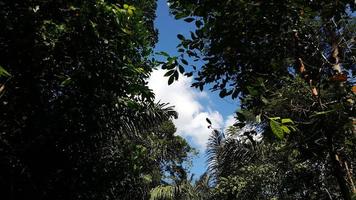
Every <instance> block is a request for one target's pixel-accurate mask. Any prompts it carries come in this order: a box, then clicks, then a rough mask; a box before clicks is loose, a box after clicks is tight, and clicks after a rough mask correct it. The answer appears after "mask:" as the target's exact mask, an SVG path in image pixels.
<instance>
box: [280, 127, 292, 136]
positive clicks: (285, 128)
mask: <svg viewBox="0 0 356 200" xmlns="http://www.w3.org/2000/svg"><path fill="white" fill-rule="evenodd" d="M281 128H282V130H283V132H285V133H287V134H289V133H290V132H291V131H290V129H289V128H288V127H287V126H281Z"/></svg>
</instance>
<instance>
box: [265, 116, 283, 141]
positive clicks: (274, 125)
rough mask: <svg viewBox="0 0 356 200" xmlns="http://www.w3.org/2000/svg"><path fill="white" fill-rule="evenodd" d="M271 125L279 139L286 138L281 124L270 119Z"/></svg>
mask: <svg viewBox="0 0 356 200" xmlns="http://www.w3.org/2000/svg"><path fill="white" fill-rule="evenodd" d="M269 125H270V127H271V130H272V132H273V134H274V135H275V136H276V137H277V138H278V139H280V140H281V139H283V138H284V131H283V129H282V127H281V125H280V124H279V123H278V122H276V121H274V120H270V122H269Z"/></svg>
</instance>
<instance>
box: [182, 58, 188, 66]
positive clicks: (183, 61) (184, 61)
mask: <svg viewBox="0 0 356 200" xmlns="http://www.w3.org/2000/svg"><path fill="white" fill-rule="evenodd" d="M181 61H182V63H183V64H185V65H188V64H189V63H188V61H187V60H185V59H183V58H182V59H181Z"/></svg>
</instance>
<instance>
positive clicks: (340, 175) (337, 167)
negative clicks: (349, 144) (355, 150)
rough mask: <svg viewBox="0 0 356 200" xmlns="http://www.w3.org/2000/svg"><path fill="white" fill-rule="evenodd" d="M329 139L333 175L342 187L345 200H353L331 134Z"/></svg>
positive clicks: (341, 190)
mask: <svg viewBox="0 0 356 200" xmlns="http://www.w3.org/2000/svg"><path fill="white" fill-rule="evenodd" d="M327 139H328V145H329V156H330V159H331V165H332V170H333V174H334V176H335V178H336V180H337V183H338V185H339V187H340V192H341V195H342V197H343V199H344V200H351V195H350V194H351V193H350V190H349V187H348V185H347V181H346V179H345V173H344V170H343V168H342V165H341V163H340V158H339V156H338V154H337V152H335V150H334V146H333V140H332V136H331V134H328V136H327Z"/></svg>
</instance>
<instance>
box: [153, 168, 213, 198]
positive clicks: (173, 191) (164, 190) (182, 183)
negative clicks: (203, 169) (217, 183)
mask: <svg viewBox="0 0 356 200" xmlns="http://www.w3.org/2000/svg"><path fill="white" fill-rule="evenodd" d="M185 177H186V176H185ZM192 180H193V176H191V178H190V179H189V180H188V179H186V178H184V179H176V180H174V183H173V184H165V185H159V186H157V187H155V188H153V189H152V190H151V193H150V194H151V197H150V200H163V199H164V200H186V199H190V200H205V199H208V198H210V196H211V187H210V176H209V175H208V174H207V173H205V174H203V175H202V176H200V178H199V179H198V180H196V181H195V183H193V181H192Z"/></svg>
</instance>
